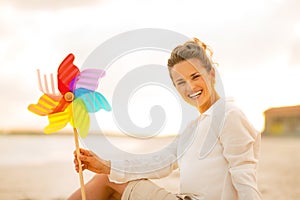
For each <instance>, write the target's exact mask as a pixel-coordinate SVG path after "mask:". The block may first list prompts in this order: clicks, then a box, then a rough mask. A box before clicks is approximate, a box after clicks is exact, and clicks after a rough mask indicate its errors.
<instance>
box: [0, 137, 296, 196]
mask: <svg viewBox="0 0 300 200" xmlns="http://www.w3.org/2000/svg"><path fill="white" fill-rule="evenodd" d="M6 153H8V152H6ZM92 176H93V173H91V172H88V171H86V172H84V179H85V182H87V181H88V180H89V179H90V178H91V177H92ZM258 178H259V188H260V191H261V193H262V195H263V199H264V200H274V199H287V200H296V199H300V187H299V186H300V138H291V137H287V138H284V137H280V138H275V137H264V138H263V139H262V152H261V159H260V166H259V171H258ZM0 180H1V181H0V199H5V200H10V199H12V200H15V199H16V200H30V199H35V200H59V199H66V197H67V196H69V195H70V194H71V193H72V192H73V191H74V190H75V189H77V188H78V187H79V178H78V174H77V173H75V171H74V168H73V163H72V160H71V159H70V160H68V161H56V162H49V163H36V164H35V163H32V164H26V165H22V164H16V165H12V166H9V165H3V164H2V165H0ZM155 182H156V183H157V184H159V185H161V186H162V187H165V188H167V189H169V190H170V191H172V192H176V191H177V190H178V171H175V172H174V173H172V174H171V175H170V176H168V177H166V178H163V179H161V180H157V181H155Z"/></svg>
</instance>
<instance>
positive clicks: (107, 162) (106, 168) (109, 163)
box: [104, 160, 111, 174]
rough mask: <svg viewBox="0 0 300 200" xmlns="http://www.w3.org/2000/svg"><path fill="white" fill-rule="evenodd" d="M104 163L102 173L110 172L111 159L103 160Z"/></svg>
mask: <svg viewBox="0 0 300 200" xmlns="http://www.w3.org/2000/svg"><path fill="white" fill-rule="evenodd" d="M104 165H105V169H104V174H110V169H111V161H110V160H105V161H104Z"/></svg>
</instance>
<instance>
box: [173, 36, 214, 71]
mask: <svg viewBox="0 0 300 200" xmlns="http://www.w3.org/2000/svg"><path fill="white" fill-rule="evenodd" d="M212 55H213V52H212V50H211V49H210V48H209V47H208V46H207V45H206V44H204V43H203V42H201V41H200V40H199V39H197V38H193V39H192V40H190V41H187V42H186V43H184V44H183V45H179V46H177V47H176V48H175V49H174V50H173V51H172V53H171V56H170V58H169V60H168V68H169V71H170V70H171V69H172V67H173V66H174V65H176V64H178V63H180V62H182V61H185V60H188V59H192V58H197V59H199V60H200V62H201V63H202V64H203V65H204V67H205V68H206V70H207V71H208V72H209V71H210V69H211V68H212V64H213V62H212V59H211V58H212Z"/></svg>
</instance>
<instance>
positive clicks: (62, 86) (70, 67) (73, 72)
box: [57, 54, 80, 94]
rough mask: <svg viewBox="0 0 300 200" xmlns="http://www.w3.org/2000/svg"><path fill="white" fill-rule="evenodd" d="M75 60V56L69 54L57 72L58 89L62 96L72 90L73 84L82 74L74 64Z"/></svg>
mask: <svg viewBox="0 0 300 200" xmlns="http://www.w3.org/2000/svg"><path fill="white" fill-rule="evenodd" d="M74 59H75V57H74V55H73V54H69V55H68V56H67V57H66V58H65V59H64V60H63V61H62V63H61V64H60V66H59V68H58V70H57V81H58V89H59V91H60V92H61V93H62V94H65V93H66V92H69V91H70V90H71V88H70V87H71V82H72V81H73V80H74V78H76V77H77V76H78V75H79V73H80V71H79V69H78V68H77V67H76V66H75V65H74V64H73V61H74Z"/></svg>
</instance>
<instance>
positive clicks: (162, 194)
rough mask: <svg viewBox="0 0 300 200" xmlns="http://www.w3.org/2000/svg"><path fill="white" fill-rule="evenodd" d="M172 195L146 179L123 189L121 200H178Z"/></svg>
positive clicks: (130, 183)
mask: <svg viewBox="0 0 300 200" xmlns="http://www.w3.org/2000/svg"><path fill="white" fill-rule="evenodd" d="M178 199H179V198H178V197H176V195H175V194H172V193H170V192H168V191H167V190H165V189H164V188H161V187H159V186H158V185H156V184H155V183H153V182H152V181H150V180H147V179H141V180H136V181H131V182H129V183H128V185H127V187H126V188H125V190H124V192H123V195H122V199H121V200H178Z"/></svg>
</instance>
